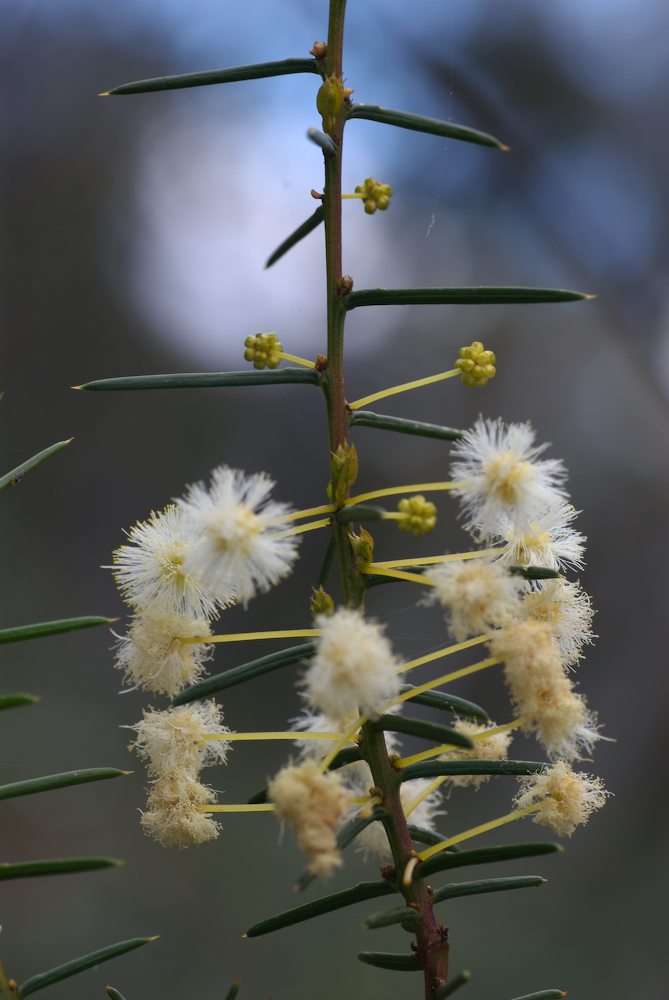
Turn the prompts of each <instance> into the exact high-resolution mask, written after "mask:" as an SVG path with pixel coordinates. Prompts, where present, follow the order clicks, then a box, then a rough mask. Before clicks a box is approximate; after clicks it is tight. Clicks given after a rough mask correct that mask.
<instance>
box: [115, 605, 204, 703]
mask: <svg viewBox="0 0 669 1000" xmlns="http://www.w3.org/2000/svg"><path fill="white" fill-rule="evenodd" d="M210 634H211V630H210V628H209V622H208V621H206V620H205V619H204V618H196V617H194V616H193V615H188V614H179V613H176V612H173V611H166V610H165V609H164V608H163V607H162V606H161V605H160V604H158V605H151V606H150V607H148V608H146V609H145V610H144V611H143V612H142V614H141V615H138V616H137V617H136V618H134V619H133V622H132V625H131V626H130V628H129V629H128V634H127V636H119V637H118V638H119V642H118V649H117V653H116V666H117V667H118V669H119V670H122V671H123V672H124V675H125V679H126V681H129V682H130V683H132V685H133V686H134V687H139V688H143V689H144V690H145V691H153V692H154V693H155V694H166V695H168V696H170V697H171V696H173V695H175V694H177V693H178V692H179V691H181V689H182V688H183V687H185V686H186V685H187V684H192V683H193V681H196V680H197V679H198V677H199V676H200V674H201V673H202V671H203V669H204V663H205V661H206V660H208V659H209V657H210V656H211V653H212V647H211V646H210V645H209V644H207V643H206V642H205V641H203V642H184V640H187V639H195V638H197V637H202V638H203V639H205V638H206V637H208V636H209V635H210Z"/></svg>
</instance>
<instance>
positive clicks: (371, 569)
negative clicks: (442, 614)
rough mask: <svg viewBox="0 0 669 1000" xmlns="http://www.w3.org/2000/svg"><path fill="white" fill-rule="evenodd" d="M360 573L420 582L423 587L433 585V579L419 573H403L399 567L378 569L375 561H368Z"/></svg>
mask: <svg viewBox="0 0 669 1000" xmlns="http://www.w3.org/2000/svg"><path fill="white" fill-rule="evenodd" d="M360 572H361V573H366V574H367V575H370V574H371V575H373V576H389V577H390V578H391V579H392V580H406V581H407V582H408V583H422V584H423V586H424V587H434V580H430V578H429V576H422V575H421V574H420V573H404V572H403V571H402V570H401V569H379V567H378V564H377V563H368V564H367V566H365V568H364V569H361V570H360Z"/></svg>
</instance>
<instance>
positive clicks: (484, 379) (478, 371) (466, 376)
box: [455, 340, 496, 387]
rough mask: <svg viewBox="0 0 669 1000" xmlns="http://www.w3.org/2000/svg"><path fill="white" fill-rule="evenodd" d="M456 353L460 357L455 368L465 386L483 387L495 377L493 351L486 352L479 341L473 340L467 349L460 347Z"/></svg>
mask: <svg viewBox="0 0 669 1000" xmlns="http://www.w3.org/2000/svg"><path fill="white" fill-rule="evenodd" d="M458 353H459V355H460V357H459V358H458V360H457V361H456V362H455V367H456V368H457V369H458V371H459V372H460V380H461V381H462V382H464V384H465V385H469V386H477V387H478V386H484V385H487V383H488V381H489V380H490V379H491V378H494V377H495V374H496V369H495V355H494V353H493V351H486V349H485V348H484V346H483V344H482V343H481V341H480V340H474V341H473V342H472V343H471V344H470V345H469V347H461V348H460V350H459V352H458Z"/></svg>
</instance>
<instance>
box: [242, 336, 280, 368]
mask: <svg viewBox="0 0 669 1000" xmlns="http://www.w3.org/2000/svg"><path fill="white" fill-rule="evenodd" d="M244 347H245V351H244V360H245V361H252V362H253V367H254V368H257V369H258V370H259V371H260V370H262V369H263V368H276V367H277V365H278V364H279V362H280V361H281V354H282V351H283V344H282V343H281V341H280V340H279V335H278V334H277V333H256V334H254V335H252V336H250V337H247V338H246V340H245V341H244Z"/></svg>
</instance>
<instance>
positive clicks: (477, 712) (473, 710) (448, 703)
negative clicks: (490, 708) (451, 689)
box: [402, 684, 490, 722]
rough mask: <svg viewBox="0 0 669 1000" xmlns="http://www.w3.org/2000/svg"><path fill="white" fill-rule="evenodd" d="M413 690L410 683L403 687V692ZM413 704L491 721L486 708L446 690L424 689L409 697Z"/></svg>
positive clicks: (408, 699) (482, 720)
mask: <svg viewBox="0 0 669 1000" xmlns="http://www.w3.org/2000/svg"><path fill="white" fill-rule="evenodd" d="M410 690H411V685H410V684H405V685H403V687H402V693H405V692H406V691H410ZM407 701H408V702H411V704H413V705H425V706H426V707H428V708H436V709H438V710H439V711H440V712H456V713H457V714H458V715H466V716H468V717H469V718H472V719H478V720H480V721H481V722H490V716H489V715H488V713H487V712H486V710H485V709H484V708H481V706H480V705H477V704H476V703H475V702H473V701H468V700H467V699H466V698H458V697H457V696H456V695H452V694H448V693H447V692H445V691H423V692H421V693H420V694H417V695H414V697H413V698H407Z"/></svg>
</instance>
